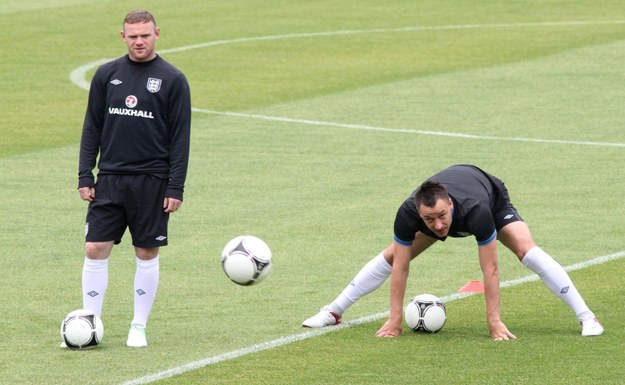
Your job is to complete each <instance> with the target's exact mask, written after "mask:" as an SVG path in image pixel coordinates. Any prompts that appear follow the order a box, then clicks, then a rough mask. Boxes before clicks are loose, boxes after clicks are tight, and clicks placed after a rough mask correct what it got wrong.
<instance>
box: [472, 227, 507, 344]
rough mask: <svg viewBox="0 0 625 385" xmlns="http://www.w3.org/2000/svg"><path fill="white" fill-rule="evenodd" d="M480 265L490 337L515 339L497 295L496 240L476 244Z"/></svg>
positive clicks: (499, 339)
mask: <svg viewBox="0 0 625 385" xmlns="http://www.w3.org/2000/svg"><path fill="white" fill-rule="evenodd" d="M478 252H479V256H480V267H481V268H482V273H483V274H484V299H485V300H486V322H487V324H488V330H489V332H490V336H491V338H492V339H494V340H496V341H501V340H508V339H511V338H512V339H516V336H515V335H514V334H512V333H510V331H508V328H507V327H506V325H504V323H503V322H501V307H500V296H499V266H498V257H497V240H496V239H493V240H492V241H490V242H489V243H487V244H485V245H480V246H478Z"/></svg>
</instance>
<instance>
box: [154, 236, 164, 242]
mask: <svg viewBox="0 0 625 385" xmlns="http://www.w3.org/2000/svg"><path fill="white" fill-rule="evenodd" d="M154 239H156V240H157V241H159V242H162V241H164V240H165V239H167V237H166V236H164V235H159V236H158V237H156V238H154Z"/></svg>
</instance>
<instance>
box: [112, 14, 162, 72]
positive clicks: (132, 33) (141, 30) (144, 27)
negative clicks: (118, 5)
mask: <svg viewBox="0 0 625 385" xmlns="http://www.w3.org/2000/svg"><path fill="white" fill-rule="evenodd" d="M160 34H161V30H160V29H159V28H157V27H155V26H154V23H152V22H148V23H134V24H128V23H126V24H124V30H123V31H122V32H121V36H122V40H124V42H125V43H126V45H127V46H128V54H129V55H130V60H132V61H136V62H144V61H150V60H152V59H154V57H155V56H156V53H155V51H154V50H155V48H156V47H155V46H156V39H158V37H159V36H160Z"/></svg>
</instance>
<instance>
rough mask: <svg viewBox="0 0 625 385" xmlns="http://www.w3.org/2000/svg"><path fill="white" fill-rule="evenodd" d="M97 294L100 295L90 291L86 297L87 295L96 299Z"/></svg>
mask: <svg viewBox="0 0 625 385" xmlns="http://www.w3.org/2000/svg"><path fill="white" fill-rule="evenodd" d="M99 294H100V293H98V292H97V291H95V290H91V291H90V292H88V293H87V295H88V296H89V297H96V296H98V295H99Z"/></svg>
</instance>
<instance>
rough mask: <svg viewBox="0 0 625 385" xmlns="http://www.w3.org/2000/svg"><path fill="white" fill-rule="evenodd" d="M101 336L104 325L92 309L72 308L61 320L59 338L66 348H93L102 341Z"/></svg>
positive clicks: (102, 335)
mask: <svg viewBox="0 0 625 385" xmlns="http://www.w3.org/2000/svg"><path fill="white" fill-rule="evenodd" d="M102 337H104V325H103V324H102V320H101V319H100V317H98V316H97V315H96V314H95V313H93V312H92V311H89V310H85V309H78V310H74V311H73V312H71V313H69V314H68V315H67V316H66V317H65V318H64V319H63V322H61V338H63V341H64V342H65V344H66V345H67V347H68V348H72V349H93V348H95V347H96V346H98V345H99V344H100V342H102Z"/></svg>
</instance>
